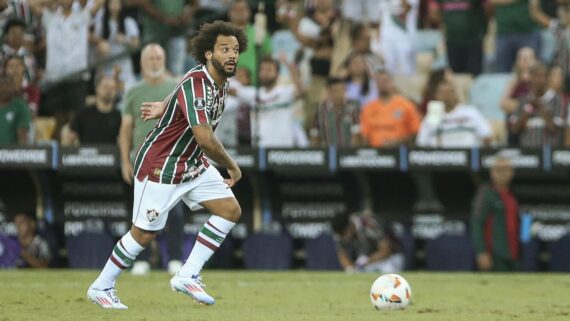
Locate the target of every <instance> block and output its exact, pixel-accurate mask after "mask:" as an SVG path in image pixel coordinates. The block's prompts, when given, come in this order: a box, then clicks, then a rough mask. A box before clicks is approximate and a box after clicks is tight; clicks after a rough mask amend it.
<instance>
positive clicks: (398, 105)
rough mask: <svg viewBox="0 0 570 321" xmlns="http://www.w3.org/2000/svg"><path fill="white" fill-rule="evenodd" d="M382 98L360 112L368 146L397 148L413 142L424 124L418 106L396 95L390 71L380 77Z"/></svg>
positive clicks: (378, 76)
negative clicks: (421, 124)
mask: <svg viewBox="0 0 570 321" xmlns="http://www.w3.org/2000/svg"><path fill="white" fill-rule="evenodd" d="M376 83H377V86H378V93H379V95H380V98H378V99H376V100H373V101H372V102H370V103H368V105H366V106H364V108H363V109H362V112H361V113H360V128H361V132H362V138H363V139H364V141H365V142H366V144H367V145H368V146H372V147H396V146H398V145H400V144H406V143H408V142H411V141H413V139H414V137H415V136H416V133H417V132H418V128H419V125H420V116H419V114H418V111H417V109H416V106H415V105H414V104H413V103H412V102H411V101H409V100H408V99H406V98H404V97H403V96H401V95H399V94H396V91H397V90H396V88H395V86H394V82H393V79H392V76H391V75H390V74H389V73H388V72H387V71H386V70H380V71H379V72H378V73H377V75H376Z"/></svg>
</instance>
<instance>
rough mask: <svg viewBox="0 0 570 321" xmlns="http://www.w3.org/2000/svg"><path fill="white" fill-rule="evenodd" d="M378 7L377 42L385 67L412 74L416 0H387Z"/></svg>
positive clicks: (416, 11) (393, 70)
mask: <svg viewBox="0 0 570 321" xmlns="http://www.w3.org/2000/svg"><path fill="white" fill-rule="evenodd" d="M381 8H382V24H381V25H380V43H381V47H382V53H383V57H384V60H385V62H386V68H387V69H388V70H389V71H390V73H392V74H395V75H411V74H414V73H415V72H416V50H415V47H416V34H417V24H418V21H417V20H418V9H419V0H387V1H384V2H383V4H382V5H381Z"/></svg>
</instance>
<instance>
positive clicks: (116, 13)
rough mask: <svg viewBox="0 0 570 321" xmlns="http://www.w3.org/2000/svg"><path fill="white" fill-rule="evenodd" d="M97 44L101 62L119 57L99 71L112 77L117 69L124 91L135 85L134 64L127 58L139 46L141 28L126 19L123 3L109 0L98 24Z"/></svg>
mask: <svg viewBox="0 0 570 321" xmlns="http://www.w3.org/2000/svg"><path fill="white" fill-rule="evenodd" d="M94 35H95V38H96V39H97V40H96V41H95V42H96V43H98V44H97V49H98V53H99V56H100V58H101V59H105V58H107V59H108V58H112V57H117V56H119V55H121V54H123V55H124V56H123V57H122V58H119V59H116V60H113V61H112V62H110V63H107V64H105V65H104V66H103V67H101V68H100V72H103V73H104V74H106V75H113V74H114V72H115V68H117V66H118V68H120V74H119V78H120V81H121V82H122V83H123V84H124V90H128V89H130V88H131V87H132V86H134V84H135V83H136V81H137V79H136V76H135V72H134V68H133V63H132V60H131V56H130V55H125V54H127V53H129V52H131V51H133V50H135V49H138V47H139V46H140V39H139V27H138V25H137V22H136V21H135V19H133V18H131V17H128V16H126V14H125V11H123V1H122V0H108V1H107V2H106V5H105V7H104V10H103V19H102V20H98V21H97V22H96V23H95V32H94Z"/></svg>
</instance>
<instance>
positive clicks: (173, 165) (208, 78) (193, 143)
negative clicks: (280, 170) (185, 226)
mask: <svg viewBox="0 0 570 321" xmlns="http://www.w3.org/2000/svg"><path fill="white" fill-rule="evenodd" d="M246 47H247V38H246V36H245V34H244V33H243V32H242V31H241V30H240V29H237V28H236V27H234V26H233V25H231V24H229V23H226V22H222V21H216V22H213V23H209V24H204V25H203V26H202V27H201V29H200V31H199V33H198V35H197V36H196V37H195V38H194V39H193V45H192V50H193V54H194V57H195V58H196V60H197V61H198V62H200V63H201V65H199V66H197V67H196V68H194V69H192V70H190V71H189V72H188V73H186V75H185V76H184V78H183V79H182V81H181V82H180V83H179V84H178V85H177V87H176V88H175V89H174V91H173V92H172V93H171V94H170V95H169V96H168V97H167V98H166V99H165V101H164V102H163V103H161V104H156V103H149V104H144V105H143V108H142V110H143V114H142V116H143V118H144V119H153V118H157V117H160V120H159V121H158V124H157V125H156V127H155V128H154V129H153V130H152V131H151V132H150V133H149V134H148V135H147V138H146V139H145V141H144V143H143V144H142V146H141V147H140V149H139V151H138V154H137V157H136V159H135V180H134V181H135V182H134V185H135V186H134V191H135V192H134V205H133V226H132V228H131V230H130V231H129V232H128V233H127V234H125V235H124V236H123V237H122V238H121V240H119V242H118V243H117V245H116V246H115V248H114V249H113V252H112V253H111V257H110V258H109V260H108V261H107V264H106V265H105V267H104V268H103V271H102V272H101V274H100V275H99V277H98V278H97V279H96V280H95V282H93V284H91V286H90V287H89V290H88V291H87V296H88V298H89V300H91V301H92V302H94V303H95V304H97V305H99V306H101V307H103V308H109V309H127V306H125V305H124V304H122V303H121V301H120V300H119V298H118V297H117V294H116V292H115V281H116V279H117V277H118V276H119V275H120V273H121V271H122V270H124V269H126V268H127V267H129V265H130V264H131V263H132V262H133V260H134V259H135V258H136V256H137V255H138V254H139V253H140V252H141V251H142V250H143V249H144V248H145V247H147V246H148V245H149V244H150V242H151V241H152V240H153V239H154V238H155V237H156V233H157V232H158V231H159V230H161V229H162V228H163V227H164V225H165V223H166V220H167V217H168V212H169V210H170V209H171V208H172V207H173V206H174V205H175V204H176V203H178V201H180V200H182V201H184V202H185V203H186V205H188V207H190V209H191V210H196V209H198V208H201V207H204V208H206V209H207V210H208V211H209V212H211V213H213V214H214V215H212V216H211V217H210V218H209V219H208V221H206V223H205V224H204V226H203V227H202V229H201V230H200V232H199V234H198V237H197V238H196V243H195V244H194V247H193V249H192V252H191V253H190V256H189V257H188V259H187V261H186V263H185V264H184V265H183V266H182V268H181V269H180V270H179V271H178V273H177V274H176V275H175V276H174V277H173V278H172V279H171V280H170V286H171V288H172V289H173V290H175V291H178V292H181V293H184V294H186V295H188V296H190V297H191V298H193V299H194V300H196V301H197V302H199V303H203V304H214V302H215V301H214V298H212V297H211V296H210V295H208V294H207V293H206V292H205V291H204V284H203V283H202V282H201V277H200V271H201V270H202V267H203V266H204V263H206V261H208V259H209V258H210V257H211V256H212V254H214V252H215V251H216V250H217V249H218V247H219V246H220V244H221V243H222V242H223V240H224V238H225V237H226V235H227V234H228V233H229V232H230V230H231V229H232V228H233V227H234V225H235V222H237V220H238V219H239V217H240V215H241V209H240V206H239V204H238V202H237V200H236V199H235V197H234V195H233V193H232V191H231V189H230V188H231V187H233V186H234V185H235V184H236V183H237V182H238V181H239V180H240V178H241V171H240V169H239V167H238V165H237V163H236V162H235V161H234V160H233V159H232V158H231V157H230V156H229V155H228V153H227V152H226V150H225V149H224V147H223V146H222V144H221V143H220V142H219V140H218V139H217V138H216V136H215V135H214V129H215V128H216V125H217V124H218V121H219V119H220V116H221V114H222V112H223V111H224V107H225V100H226V97H227V95H228V87H229V83H228V78H229V77H231V76H233V75H234V74H235V72H236V66H237V63H238V58H239V55H240V53H242V52H243V51H245V50H246ZM157 105H158V106H157ZM206 156H208V157H209V158H210V159H211V160H213V161H214V162H216V163H217V164H218V165H219V166H222V167H225V168H226V169H227V170H228V174H229V177H230V178H228V179H223V178H222V176H221V175H220V173H219V172H218V171H217V170H216V168H214V167H213V166H211V165H210V163H209V162H208V160H207V159H206Z"/></svg>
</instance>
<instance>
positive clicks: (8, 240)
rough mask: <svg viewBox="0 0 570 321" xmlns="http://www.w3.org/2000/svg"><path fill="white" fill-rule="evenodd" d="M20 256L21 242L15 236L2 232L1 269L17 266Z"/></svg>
mask: <svg viewBox="0 0 570 321" xmlns="http://www.w3.org/2000/svg"><path fill="white" fill-rule="evenodd" d="M19 256H20V243H18V240H17V239H16V238H15V237H9V236H6V235H4V234H0V269H9V268H15V267H16V260H17V259H18V257H19Z"/></svg>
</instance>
